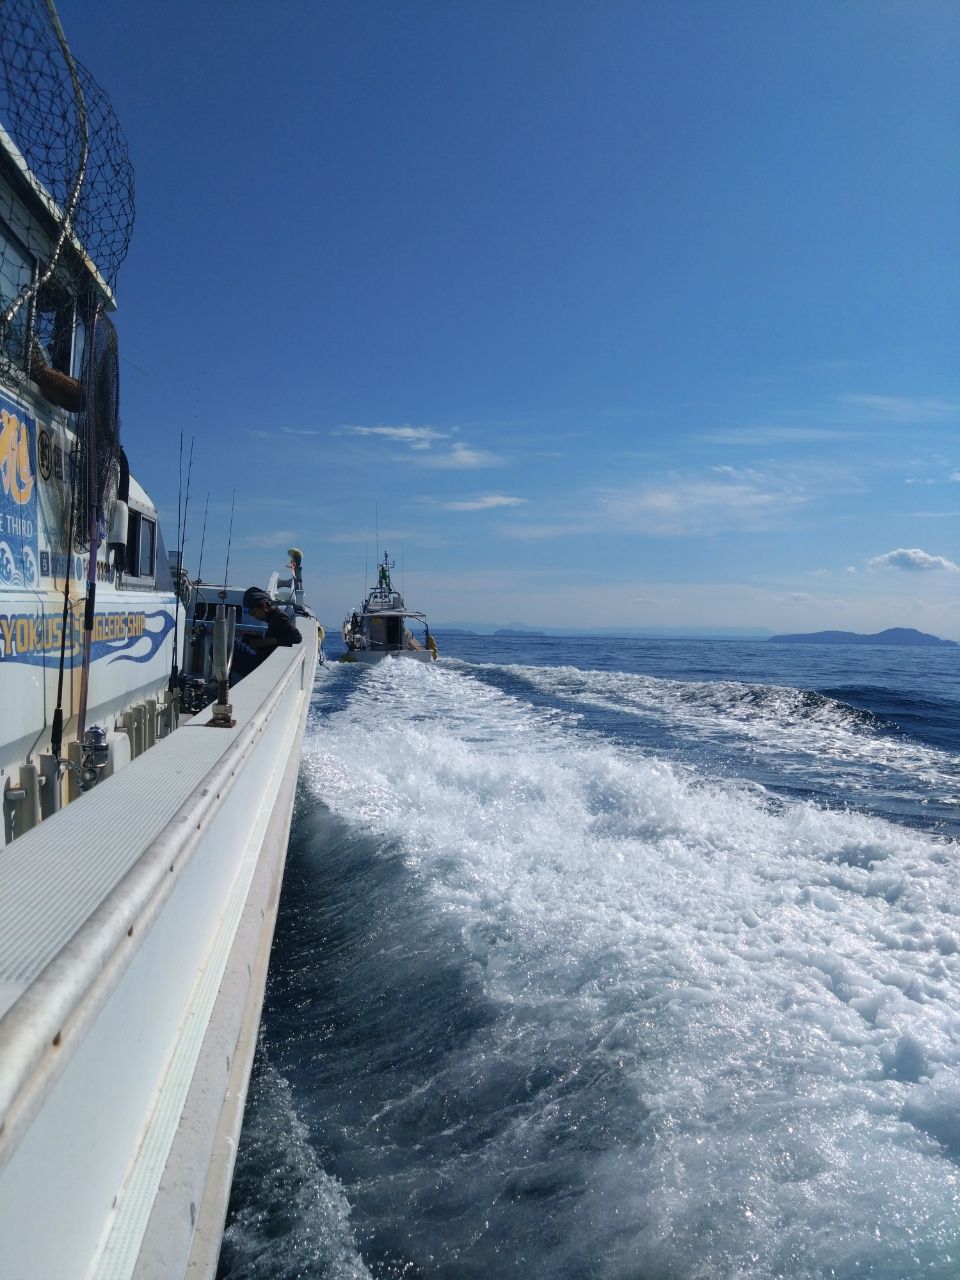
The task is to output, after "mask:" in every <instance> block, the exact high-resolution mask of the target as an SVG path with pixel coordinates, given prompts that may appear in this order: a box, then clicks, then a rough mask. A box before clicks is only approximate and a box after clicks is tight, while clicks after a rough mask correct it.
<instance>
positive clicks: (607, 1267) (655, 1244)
mask: <svg viewBox="0 0 960 1280" xmlns="http://www.w3.org/2000/svg"><path fill="white" fill-rule="evenodd" d="M484 677H485V670H484V669H483V668H472V669H471V668H468V667H466V666H464V665H462V664H456V663H453V664H443V663H441V664H438V665H437V666H433V667H427V666H422V665H420V664H405V663H402V662H396V663H393V662H391V663H382V664H380V665H379V666H377V667H375V668H373V669H370V670H368V671H365V672H362V673H357V672H352V671H349V670H348V671H343V670H340V671H336V672H333V673H331V674H329V675H328V677H327V685H326V686H322V687H321V688H320V691H319V702H318V708H317V709H318V713H319V712H320V711H321V710H322V711H323V714H318V715H317V717H316V719H315V720H314V723H313V728H312V732H311V733H310V737H309V745H308V750H307V753H306V756H305V761H304V781H305V790H304V792H303V793H302V797H301V803H302V805H303V811H302V813H301V819H300V822H299V824H298V835H297V838H296V841H295V845H294V848H293V849H292V851H291V873H292V874H293V875H294V882H293V883H292V884H291V883H288V886H287V889H286V891H285V905H284V912H283V916H282V919H281V924H280V929H281V930H282V931H283V936H282V937H281V940H280V942H279V943H278V946H277V953H278V954H277V955H275V960H274V973H275V976H274V989H273V992H272V995H271V1000H270V1003H269V1005H268V1013H267V1040H268V1045H269V1051H270V1055H271V1059H275V1060H276V1061H277V1063H278V1070H280V1071H282V1073H283V1076H282V1077H278V1081H279V1080H282V1081H283V1083H282V1084H279V1083H278V1084H277V1088H280V1089H281V1091H285V1090H288V1089H289V1090H291V1091H292V1092H291V1094H290V1095H289V1096H288V1095H286V1094H284V1096H288V1101H290V1100H291V1099H295V1100H296V1106H297V1107H298V1108H299V1109H300V1110H301V1112H302V1114H303V1115H304V1117H305V1118H304V1119H303V1120H298V1121H297V1124H299V1125H302V1126H303V1128H302V1134H301V1137H302V1140H303V1142H304V1143H306V1144H307V1146H309V1147H310V1149H311V1150H313V1149H318V1150H322V1151H323V1153H324V1158H323V1160H322V1161H319V1162H318V1167H317V1175H316V1176H317V1178H318V1179H320V1183H321V1184H322V1185H323V1186H324V1187H326V1186H327V1183H328V1180H329V1179H330V1178H331V1176H332V1177H334V1178H336V1179H337V1180H338V1184H336V1185H339V1187H340V1188H342V1192H341V1194H342V1195H343V1196H344V1197H345V1201H347V1202H349V1204H350V1205H351V1206H352V1209H353V1217H352V1219H351V1224H352V1230H353V1231H354V1233H355V1244H356V1248H357V1250H358V1251H359V1254H360V1255H362V1257H363V1258H364V1260H365V1264H366V1265H367V1266H369V1268H370V1270H371V1272H372V1274H374V1275H377V1276H407V1275H410V1276H412V1275H423V1276H427V1275H430V1276H441V1275H442V1276H478V1277H479V1276H492V1275H524V1276H543V1277H548V1276H549V1277H553V1276H557V1277H568V1276H569V1277H578V1276H603V1277H624V1278H626V1277H650V1278H653V1277H657V1278H658V1280H667V1278H670V1280H673V1278H674V1277H675V1278H676V1280H680V1278H681V1277H682V1278H683V1280H691V1278H693V1277H703V1278H704V1280H707V1278H709V1280H718V1278H721V1277H746V1276H749V1277H757V1278H766V1277H770V1278H773V1277H811V1278H812V1277H822V1276H836V1277H844V1278H846V1277H854V1276H857V1277H859V1276H871V1277H884V1278H888V1280H893V1278H894V1277H900V1278H902V1277H912V1276H919V1275H923V1276H924V1277H948V1276H949V1277H954V1276H955V1275H956V1274H958V1271H960V1262H958V1258H960V1169H958V1161H960V1122H958V1120H957V1116H958V1115H960V1013H958V1012H957V1011H958V1009H960V876H958V870H957V847H956V845H955V843H953V842H951V841H944V840H940V839H936V838H933V837H931V836H927V835H922V834H919V833H917V832H912V831H910V830H907V829H905V828H904V827H902V826H898V825H894V824H892V823H890V822H887V821H884V820H883V819H882V818H879V817H877V816H873V815H871V814H870V813H865V812H853V811H849V810H847V811H844V810H841V809H839V808H837V809H829V808H824V807H822V806H818V805H816V804H814V803H811V802H809V801H796V800H787V801H785V800H783V799H782V798H777V797H775V796H772V795H771V794H770V792H769V791H767V790H766V789H764V788H762V787H760V786H758V785H757V784H756V783H755V782H751V781H749V780H748V779H741V780H738V779H735V778H732V777H729V776H728V777H726V778H718V777H717V776H715V775H708V774H705V773H704V771H703V770H702V769H696V768H694V767H692V766H691V765H690V764H689V763H681V762H678V760H676V759H674V760H668V759H663V758H657V757H656V756H655V755H654V754H651V753H650V752H649V751H647V750H641V749H640V747H639V746H638V744H637V742H636V741H630V740H629V738H628V737H626V736H625V735H624V734H623V733H622V732H618V733H617V735H616V736H615V738H612V737H611V736H610V735H609V734H608V733H606V732H604V728H605V726H606V721H604V720H602V719H592V718H591V717H592V716H593V708H594V707H595V705H596V704H597V703H598V702H599V703H602V704H603V705H602V706H601V710H602V712H603V713H604V714H606V712H607V711H608V710H609V709H610V706H611V705H614V706H616V707H617V708H618V710H619V711H620V712H623V711H624V708H625V709H626V713H627V714H628V715H634V716H638V715H641V714H645V713H646V714H654V713H655V712H656V713H657V714H660V710H658V707H657V700H658V699H659V702H660V704H668V707H667V712H665V713H664V714H669V715H670V716H671V717H675V716H680V717H683V716H684V715H686V716H687V721H686V722H685V732H687V733H688V734H698V735H701V736H704V735H705V736H707V737H709V736H710V735H711V734H713V735H730V734H731V733H733V730H734V729H736V727H737V724H740V725H741V727H742V725H743V724H744V723H746V725H747V731H748V732H749V734H750V735H751V736H752V737H753V738H754V739H755V740H759V741H761V744H763V745H764V746H765V749H768V750H771V751H772V750H774V749H776V750H779V751H781V752H783V753H784V756H785V757H786V755H787V753H792V755H793V756H794V757H796V756H802V755H803V753H804V752H807V753H809V754H810V755H811V756H813V755H817V756H818V758H819V759H820V760H821V762H822V759H823V757H824V755H825V754H830V753H833V754H834V755H835V756H836V757H837V758H838V759H842V760H845V761H846V762H847V765H848V766H849V767H850V768H851V769H855V770H860V771H861V772H862V773H863V775H864V776H866V775H867V774H868V773H869V770H870V769H871V768H872V769H873V770H874V775H873V776H876V774H877V772H879V771H883V770H888V771H889V770H892V769H902V771H903V772H904V774H906V773H909V772H910V770H911V767H912V766H911V765H909V764H908V763H905V761H904V758H903V755H902V754H900V755H898V754H897V752H898V750H899V748H897V747H896V746H893V747H891V746H890V743H889V742H886V741H885V740H884V739H883V737H882V735H881V734H880V733H878V732H875V728H874V726H873V725H871V724H870V722H869V720H868V719H865V718H864V717H862V716H858V714H857V713H855V712H852V711H851V710H850V709H849V708H842V707H838V706H837V705H836V703H833V705H831V704H830V700H828V699H821V700H820V702H817V701H816V699H809V698H808V699H805V698H803V697H802V696H800V695H797V696H794V695H793V691H788V690H784V689H781V690H779V691H777V690H773V691H771V692H770V693H769V694H768V695H765V696H761V695H759V694H758V695H756V696H755V697H754V699H753V701H754V703H755V704H756V705H758V706H759V707H760V713H759V714H755V713H754V711H750V713H749V715H748V714H747V713H746V712H744V711H743V707H744V706H745V705H749V704H750V702H751V696H750V695H749V694H745V693H744V691H743V688H742V687H740V688H739V689H738V688H734V687H732V686H731V687H717V686H711V687H710V690H709V695H708V703H709V700H712V704H713V707H712V711H711V709H710V706H709V705H708V706H707V707H706V708H705V707H704V705H703V704H702V702H698V701H697V699H696V698H695V696H694V692H693V691H692V690H690V689H689V688H680V689H677V688H676V687H673V684H674V683H675V682H666V681H660V682H657V681H651V680H649V679H646V678H636V677H624V676H623V675H622V673H620V674H618V675H614V674H611V673H588V672H583V671H579V672H578V671H575V670H574V669H571V668H554V669H550V670H548V669H545V668H529V667H528V668H523V669H519V670H512V669H504V668H499V669H498V670H497V672H496V673H495V679H493V680H492V681H491V680H488V679H485V678H484ZM595 677H599V678H595ZM638 679H639V683H638V682H637V681H638ZM630 681H633V682H634V683H633V684H631V683H630ZM658 684H659V685H660V686H662V687H660V688H658ZM531 689H532V690H534V691H536V694H537V699H536V700H532V699H531V696H530V694H531ZM685 706H686V711H685V710H684V707H685ZM738 708H739V710H738ZM734 739H736V734H734ZM901 746H903V744H901ZM903 749H904V750H905V751H912V752H914V755H915V761H916V760H919V759H920V758H921V757H922V758H923V761H924V767H925V768H926V769H927V771H928V774H927V776H928V777H929V778H933V779H935V782H936V785H937V786H940V785H941V781H942V779H943V778H944V777H947V776H949V769H950V768H951V767H952V765H951V761H950V760H949V758H948V757H947V756H946V755H945V754H944V753H943V752H939V753H938V752H936V751H933V750H929V751H928V750H927V749H926V748H922V747H917V746H916V745H915V744H906V745H905V746H904V747H903ZM732 750H734V751H735V750H736V746H734V747H733V748H732ZM884 753H886V754H884ZM924 753H926V754H924ZM888 784H889V773H888V775H887V777H886V781H885V782H884V784H883V785H888ZM318 802H320V804H319V807H318ZM271 1036H272V1040H271ZM256 1105H262V1104H256ZM256 1105H255V1107H254V1110H255V1111H256ZM291 1105H293V1103H292V1102H291ZM245 1142H246V1138H245ZM311 1144H313V1145H312V1146H311ZM256 1176H263V1174H262V1171H261V1173H260V1174H259V1175H256ZM310 1181H311V1179H310V1178H307V1179H306V1182H307V1183H310ZM318 1185H319V1184H318ZM242 1213H243V1210H242V1209H241V1210H240V1214H241V1216H242ZM234 1221H235V1222H236V1219H235V1220H234ZM342 1221H343V1222H345V1221H346V1219H345V1218H344V1219H343V1220H342ZM231 1230H234V1228H233V1227H232V1228H231ZM352 1248H353V1244H351V1249H352ZM351 1256H352V1257H354V1258H355V1263H351V1265H358V1266H359V1265H361V1264H360V1263H359V1257H358V1256H356V1255H353V1254H351ZM237 1274H246V1273H242V1272H238V1273H237ZM251 1274H253V1273H251ZM264 1274H266V1273H264ZM291 1274H293V1273H291ZM316 1274H323V1275H338V1274H340V1273H339V1272H337V1271H336V1270H333V1269H328V1270H319V1271H317V1272H316ZM344 1274H345V1273H344ZM361 1274H362V1273H361Z"/></svg>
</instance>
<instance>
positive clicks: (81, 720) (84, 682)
mask: <svg viewBox="0 0 960 1280" xmlns="http://www.w3.org/2000/svg"><path fill="white" fill-rule="evenodd" d="M101 312H102V308H101V306H100V305H99V304H97V306H96V307H95V308H94V312H93V323H92V324H91V326H90V358H89V360H88V361H87V403H86V410H87V412H86V418H87V421H86V428H87V440H86V449H87V458H86V461H87V502H88V504H89V515H90V524H89V527H88V536H89V539H90V553H89V555H88V556H87V597H86V600H85V601H84V605H83V659H82V662H81V666H80V706H79V709H78V711H77V741H78V742H83V735H84V733H85V732H86V728H87V698H88V695H89V692H90V650H91V646H92V644H93V623H94V618H95V616H96V611H97V550H98V547H99V545H100V540H99V538H98V536H97V535H98V532H99V530H98V525H99V514H100V513H99V511H98V509H97V508H98V505H99V503H98V494H97V403H96V401H97V381H98V373H99V369H98V367H97V330H98V328H99V327H100V326H99V321H100V316H101Z"/></svg>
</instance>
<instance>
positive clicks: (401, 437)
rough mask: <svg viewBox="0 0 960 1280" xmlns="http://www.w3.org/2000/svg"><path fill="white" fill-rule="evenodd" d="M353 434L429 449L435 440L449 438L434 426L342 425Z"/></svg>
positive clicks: (447, 433)
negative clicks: (378, 437)
mask: <svg viewBox="0 0 960 1280" xmlns="http://www.w3.org/2000/svg"><path fill="white" fill-rule="evenodd" d="M341 430H343V431H347V432H349V433H350V434H351V435H354V436H380V437H382V438H384V439H386V440H396V441H399V442H400V443H401V444H406V445H409V446H410V448H411V449H429V448H431V446H432V445H433V443H434V441H435V440H447V439H449V436H450V432H449V431H437V430H436V428H435V427H409V426H405V427H342V428H341Z"/></svg>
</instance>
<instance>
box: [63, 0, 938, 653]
mask: <svg viewBox="0 0 960 1280" xmlns="http://www.w3.org/2000/svg"><path fill="white" fill-rule="evenodd" d="M59 9H60V14H61V18H62V21H63V24H64V27H65V30H66V32H67V35H68V38H69V39H70V42H71V45H72V48H73V49H74V52H75V53H76V55H77V56H78V57H79V58H80V59H81V60H82V61H83V62H85V63H86V64H87V65H88V67H89V68H90V69H91V71H92V72H93V73H94V75H95V76H96V77H97V79H98V80H99V81H100V82H101V83H102V84H103V86H104V87H105V88H106V89H107V91H108V92H109V93H110V95H111V97H112V99H113V102H114V106H115V108H116V110H117V113H118V115H119V117H120V120H121V122H122V124H123V127H124V130H125V132H126V134H127V138H128V142H129V145H130V150H131V154H132V158H133V162H134V165H135V169H136V175H137V224H136V227H135V230H134V238H133V242H132V246H131V250H130V254H129V257H128V259H127V261H126V263H125V264H124V266H123V268H122V269H121V273H120V277H119V284H118V300H119V304H120V306H119V311H118V315H117V317H116V318H117V324H118V328H119V332H120V340H121V352H122V354H123V356H124V357H125V359H126V361H128V362H129V363H127V364H125V365H124V366H123V386H122V393H121V394H122V400H121V406H122V415H123V430H124V436H125V440H126V445H127V451H128V453H129V455H130V457H131V463H132V465H133V467H134V470H135V471H136V472H137V473H138V474H139V476H140V478H141V479H142V480H143V482H144V483H145V484H146V486H147V487H148V489H150V491H151V492H152V493H153V495H154V496H155V498H156V499H157V501H158V503H159V505H160V507H161V514H162V515H163V516H165V517H166V519H165V531H166V537H167V542H168V544H169V545H172V544H173V543H174V542H175V517H176V500H177V450H178V441H179V433H180V431H181V429H182V430H183V431H184V433H185V436H186V437H187V440H188V441H189V438H190V437H191V436H193V435H195V436H196V446H195V458H194V474H193V487H192V495H191V513H190V525H189V527H188V541H187V563H188V567H191V568H193V569H195V567H196V565H195V561H196V558H197V555H198V553H199V540H200V524H201V520H202V511H203V506H204V501H205V497H206V493H207V491H208V490H209V492H210V516H209V523H208V528H207V540H206V549H205V551H204V570H205V572H204V576H205V577H206V576H208V571H209V574H210V575H211V576H212V574H213V572H214V570H215V568H219V567H221V566H222V564H223V560H224V556H225V543H226V528H227V522H228V519H229V508H230V495H231V492H232V491H233V490H234V489H235V490H236V492H237V517H236V521H235V526H234V541H233V549H232V553H231V577H232V578H234V579H235V580H238V581H239V580H241V579H242V580H243V581H244V582H246V581H247V580H249V581H250V582H255V581H259V580H263V579H264V578H265V577H266V576H267V574H268V572H269V571H270V569H271V568H273V567H280V566H282V564H283V562H284V559H285V555H284V553H285V549H286V547H287V546H288V545H297V546H299V547H301V548H302V549H303V551H304V553H305V566H306V577H307V582H308V584H309V587H310V594H311V596H312V599H313V601H314V602H315V604H316V606H317V608H318V612H319V613H320V615H321V617H322V618H323V619H324V620H325V621H330V622H333V621H337V620H339V619H340V618H341V617H342V616H343V614H344V613H345V612H346V611H347V609H348V608H349V607H351V606H352V605H354V604H355V603H357V601H358V599H359V596H360V592H361V588H362V586H363V575H364V563H365V560H366V561H367V562H368V563H369V565H370V567H371V571H372V565H373V561H374V558H375V552H376V533H375V529H376V525H377V521H379V531H380V544H381V547H382V546H384V545H385V546H386V547H387V548H388V549H389V551H390V553H391V555H392V556H393V557H394V558H395V559H396V561H397V566H398V571H399V570H400V569H401V568H402V577H403V583H404V587H405V590H406V595H407V598H408V603H410V604H412V605H414V606H416V607H418V608H422V609H424V610H426V611H427V613H428V615H429V616H430V617H431V619H432V620H434V621H435V622H438V623H439V622H444V621H446V622H450V621H477V622H490V623H506V622H511V621H518V622H523V623H526V624H529V625H532V626H537V625H543V626H565V625H568V624H569V626H570V628H571V629H572V630H575V629H577V628H579V627H589V626H629V627H660V626H671V627H673V626H707V627H737V626H746V627H769V628H771V629H773V630H815V629H820V628H827V627H830V628H833V627H841V628H848V629H853V630H861V631H873V630H879V629H880V628H882V627H886V626H916V627H919V628H920V629H922V630H925V631H932V632H934V633H936V634H938V635H943V636H949V637H951V638H954V639H960V608H958V601H960V590H958V588H960V570H958V567H957V566H958V565H960V536H958V531H960V433H958V430H957V427H958V421H960V374H958V361H957V353H958V350H960V341H958V339H960V164H958V141H960V8H958V6H957V5H956V4H954V3H952V2H951V3H937V2H936V0H925V2H924V3H920V4H917V3H913V2H912V0H911V2H910V3H885V2H884V0H862V2H859V0H842V2H841V0H831V2H830V3H817V0H805V2H804V3H803V4H790V3H770V2H768V0H757V2H755V3H754V2H743V3H735V2H731V3H720V2H719V0H717V2H713V0H711V2H707V0H703V2H699V3H695V2H693V0H659V2H653V0H631V2H626V0H577V3H571V2H569V0H550V2H541V0H519V2H517V0H512V2H511V3H502V2H501V0H471V2H470V3H466V2H462V0H421V2H412V0H411V2H400V0H394V2H391V3H388V2H387V0H377V2H376V3H373V2H371V0H333V2H329V3H309V4H305V3H287V2H286V0H277V3H275V4H274V5H271V6H267V5H264V4H262V3H256V4H253V3H248V2H247V0H233V2H231V3H225V2H223V0H212V2H211V3H207V4H204V5H203V6H198V5H194V4H192V3H191V4H186V3H180V2H179V0H172V2H170V3H166V4H164V5H162V6H161V5H157V4H144V3H142V2H140V0H125V2H124V3H120V2H119V0H101V2H100V3H98V4H97V5H96V6H94V5H91V4H89V3H80V2H79V0H63V2H62V3H61V4H60V5H59Z"/></svg>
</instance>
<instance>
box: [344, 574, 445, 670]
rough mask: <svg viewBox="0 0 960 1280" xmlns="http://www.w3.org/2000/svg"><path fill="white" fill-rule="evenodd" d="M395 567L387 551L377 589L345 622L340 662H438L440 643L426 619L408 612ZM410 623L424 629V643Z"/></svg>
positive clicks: (376, 584)
mask: <svg viewBox="0 0 960 1280" xmlns="http://www.w3.org/2000/svg"><path fill="white" fill-rule="evenodd" d="M394 567H395V566H394V563H393V561H392V560H391V559H390V557H389V555H388V553H387V552H386V551H385V552H384V553H383V560H382V561H381V563H380V567H379V570H378V573H377V581H376V583H375V585H374V586H372V587H371V588H370V591H369V592H368V594H367V598H366V600H365V601H364V602H363V604H362V605H361V606H360V608H359V609H354V611H353V612H352V613H351V614H348V615H347V617H346V618H345V619H344V621H343V644H344V648H345V649H346V653H344V654H343V656H342V657H341V659H340V661H341V662H367V663H369V662H379V661H380V660H381V658H388V657H402V658H415V659H416V660H417V661H418V662H433V661H434V660H435V659H436V657H437V642H436V641H435V640H434V638H433V636H432V635H431V634H430V627H429V626H428V625H427V619H426V617H425V616H424V615H423V614H422V613H416V612H414V611H413V610H412V609H408V608H407V606H406V604H405V603H404V599H403V596H402V595H401V594H400V592H399V591H397V590H396V588H395V587H394V585H393V583H392V582H391V581H390V570H391V569H393V568H394ZM409 623H419V624H420V625H421V626H422V627H423V640H422V641H420V640H418V639H417V638H416V637H415V636H414V634H413V632H412V631H411V630H410V627H409V625H408V624H409Z"/></svg>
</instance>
